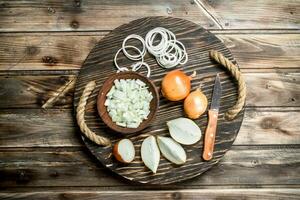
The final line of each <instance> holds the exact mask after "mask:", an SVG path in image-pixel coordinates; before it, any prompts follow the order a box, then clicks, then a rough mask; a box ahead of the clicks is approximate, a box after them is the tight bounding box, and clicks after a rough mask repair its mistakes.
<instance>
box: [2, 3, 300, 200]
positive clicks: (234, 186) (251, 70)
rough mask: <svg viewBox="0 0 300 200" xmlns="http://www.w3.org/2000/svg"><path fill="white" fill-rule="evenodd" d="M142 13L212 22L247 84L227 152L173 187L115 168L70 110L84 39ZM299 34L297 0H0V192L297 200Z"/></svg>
mask: <svg viewBox="0 0 300 200" xmlns="http://www.w3.org/2000/svg"><path fill="white" fill-rule="evenodd" d="M146 16H173V17H179V18H183V19H188V20H191V21H193V22H195V23H197V24H200V25H201V26H203V27H205V28H206V29H209V30H210V31H211V32H212V33H214V34H216V35H217V37H218V38H220V39H221V40H222V41H223V42H224V43H225V44H226V46H227V47H228V48H229V49H230V50H231V52H232V53H233V55H234V57H235V58H236V60H237V62H238V63H239V65H240V68H241V71H242V72H243V73H244V76H245V78H246V82H247V86H248V96H247V103H246V112H245V118H244V121H243V124H242V127H241V130H240V132H239V134H238V136H237V139H236V141H235V142H234V145H233V147H232V149H231V150H230V151H229V152H227V153H226V155H225V156H224V158H223V159H222V160H221V162H220V163H219V164H218V165H217V166H216V167H214V168H212V169H211V170H209V171H208V172H207V173H205V174H203V175H202V176H200V177H197V178H194V179H192V180H189V181H185V182H182V183H179V184H173V185H166V186H149V185H139V184H133V183H131V182H128V181H125V180H123V179H122V178H120V177H118V176H117V175H114V174H112V173H111V172H109V171H108V170H107V169H105V168H104V167H102V166H101V165H100V164H99V163H98V162H97V161H96V159H94V158H93V156H92V155H91V154H90V153H89V152H88V150H87V149H86V147H85V146H84V145H83V142H82V141H81V139H80V136H79V135H80V132H79V130H78V128H77V126H76V121H75V118H74V116H73V109H72V103H73V102H72V99H73V92H74V82H75V79H76V76H77V74H78V71H79V69H80V67H81V64H82V63H83V61H84V59H85V58H86V56H87V55H88V53H89V51H90V50H91V48H92V47H93V46H94V45H95V44H96V42H97V41H99V40H100V39H101V38H102V37H103V36H104V35H105V34H107V33H108V32H109V31H110V30H112V29H114V28H115V27H117V26H119V25H121V24H123V23H127V22H129V21H131V20H134V19H137V18H141V17H146ZM299 33H300V1H299V0H281V1H273V0H256V1H253V0H222V1H221V0H206V1H205V0H191V1H190V0H170V1H167V0H152V1H148V0H140V1H137V0H110V1H109V0H87V1H84V0H74V1H71V0H70V1H61V0H51V1H50V0H49V1H47V0H42V1H29V0H23V1H19V0H15V1H10V0H7V1H5V0H4V1H3V0H1V1H0V198H7V199H31V200H33V199H85V198H89V199H106V198H107V199H119V198H123V199H144V200H145V199H300V34H299ZM44 107H46V108H44Z"/></svg>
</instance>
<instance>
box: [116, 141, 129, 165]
mask: <svg viewBox="0 0 300 200" xmlns="http://www.w3.org/2000/svg"><path fill="white" fill-rule="evenodd" d="M119 142H120V141H119ZM119 142H117V143H116V144H115V145H114V148H113V155H114V156H115V158H116V159H117V160H118V161H119V162H122V163H126V162H125V161H124V160H123V159H122V157H121V155H120V154H119V151H118V148H119V147H118V146H119Z"/></svg>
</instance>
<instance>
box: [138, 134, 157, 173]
mask: <svg viewBox="0 0 300 200" xmlns="http://www.w3.org/2000/svg"><path fill="white" fill-rule="evenodd" d="M141 156H142V160H143V162H144V164H145V165H146V167H148V168H149V169H150V170H151V171H152V172H153V173H156V171H157V168H158V164H159V160H160V152H159V149H158V146H157V143H156V140H155V137H154V136H149V137H147V138H146V139H145V140H144V141H143V143H142V146H141Z"/></svg>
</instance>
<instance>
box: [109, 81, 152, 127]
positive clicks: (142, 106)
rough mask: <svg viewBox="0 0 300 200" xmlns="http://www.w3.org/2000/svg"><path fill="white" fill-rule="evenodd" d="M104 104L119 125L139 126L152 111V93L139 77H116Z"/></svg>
mask: <svg viewBox="0 0 300 200" xmlns="http://www.w3.org/2000/svg"><path fill="white" fill-rule="evenodd" d="M106 97H107V99H106V101H105V103H104V105H105V106H106V108H107V112H108V115H109V116H110V117H111V119H112V121H113V122H115V123H116V124H117V125H118V126H122V127H127V128H137V127H138V126H139V125H140V124H141V123H142V121H143V120H144V119H147V117H148V115H149V113H150V102H151V100H152V99H153V96H152V93H151V92H150V91H149V90H148V87H147V86H146V84H145V83H144V82H143V81H141V80H139V79H120V80H118V79H116V80H115V81H114V85H113V86H112V88H111V89H110V91H109V92H108V93H107V94H106Z"/></svg>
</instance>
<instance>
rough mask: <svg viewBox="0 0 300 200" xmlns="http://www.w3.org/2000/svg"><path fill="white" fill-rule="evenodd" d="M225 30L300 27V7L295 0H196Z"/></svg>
mask: <svg viewBox="0 0 300 200" xmlns="http://www.w3.org/2000/svg"><path fill="white" fill-rule="evenodd" d="M195 1H196V2H197V3H198V4H199V5H200V6H201V7H202V8H203V9H205V10H206V11H207V12H208V13H209V14H210V16H211V19H213V20H214V21H215V22H216V23H218V24H219V26H220V27H221V28H223V29H241V28H247V29H299V18H300V13H299V11H300V6H299V2H297V1H293V0H281V1H276V3H274V1H272V0H258V1H256V2H255V3H254V2H253V1H251V0H246V1H239V0H234V1H232V0H230V1H228V0H225V1H218V0H195Z"/></svg>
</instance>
